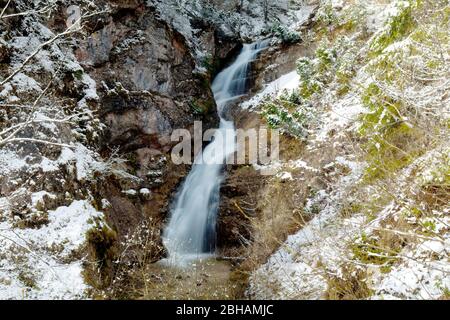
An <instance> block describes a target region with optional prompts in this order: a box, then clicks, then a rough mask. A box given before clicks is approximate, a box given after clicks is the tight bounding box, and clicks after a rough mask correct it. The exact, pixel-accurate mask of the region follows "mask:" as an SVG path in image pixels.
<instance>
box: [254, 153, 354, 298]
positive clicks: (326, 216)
mask: <svg viewBox="0 0 450 320" xmlns="http://www.w3.org/2000/svg"><path fill="white" fill-rule="evenodd" d="M348 162H350V161H348ZM351 167H352V168H353V171H352V173H351V174H350V177H351V178H349V177H346V178H347V179H345V180H344V179H342V180H341V181H340V182H338V184H337V185H338V186H339V188H336V189H337V190H338V191H336V192H334V193H332V194H328V193H327V192H326V191H325V190H321V191H319V192H318V193H317V195H316V196H315V198H314V199H310V201H309V202H308V203H307V205H306V208H305V210H306V211H308V208H310V207H312V205H314V204H320V205H321V206H322V209H321V211H320V213H318V214H317V216H315V217H314V218H313V219H312V220H311V221H309V222H308V223H306V224H305V226H304V227H303V228H302V229H301V230H300V231H299V232H298V233H296V234H294V235H291V236H289V237H288V239H287V240H286V241H285V243H284V244H283V245H282V246H281V247H280V249H279V250H278V251H276V252H275V253H274V254H273V255H272V256H271V257H270V258H269V260H268V261H267V263H266V264H264V265H263V266H262V267H260V268H259V269H258V270H257V271H256V272H254V273H253V274H252V275H251V278H250V287H249V290H248V294H250V295H251V296H252V297H254V298H256V299H321V298H323V294H324V292H325V290H326V288H327V281H326V278H325V277H324V272H325V271H324V270H322V269H321V268H319V267H318V265H319V264H322V265H324V267H323V268H326V269H327V272H334V273H337V272H339V265H340V262H341V261H342V257H343V256H345V255H346V246H345V243H346V242H347V241H348V240H350V239H352V238H353V236H354V235H356V234H357V232H358V231H359V230H360V229H359V227H360V226H361V224H362V222H363V217H361V216H355V217H352V218H351V219H339V218H338V217H339V205H338V204H339V203H340V202H341V199H342V198H344V197H345V195H346V194H345V189H346V188H347V187H348V186H350V185H352V183H354V182H355V181H356V180H357V179H358V178H359V177H360V175H361V168H362V166H360V165H358V164H357V163H354V162H352V163H351ZM273 288H276V289H273Z"/></svg>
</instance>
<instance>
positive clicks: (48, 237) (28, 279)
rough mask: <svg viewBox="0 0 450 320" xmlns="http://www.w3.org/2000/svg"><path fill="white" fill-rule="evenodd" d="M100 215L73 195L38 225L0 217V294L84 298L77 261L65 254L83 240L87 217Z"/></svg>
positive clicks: (89, 221)
mask: <svg viewBox="0 0 450 320" xmlns="http://www.w3.org/2000/svg"><path fill="white" fill-rule="evenodd" d="M35 196H36V197H38V196H39V195H35ZM102 217H103V215H102V213H100V212H98V211H96V210H95V209H94V207H92V205H91V204H90V203H89V202H88V201H85V200H79V201H74V202H72V203H71V204H70V205H69V206H67V207H59V208H57V209H56V210H54V211H49V212H48V219H49V223H48V224H47V225H45V226H43V227H41V228H39V229H17V228H14V227H13V226H12V225H11V223H9V222H7V221H3V222H0V252H1V254H0V299H23V298H25V299H80V298H86V295H85V290H86V289H88V286H87V285H86V284H85V283H84V281H83V276H82V270H83V268H82V261H79V260H74V258H73V257H71V256H72V255H73V253H74V252H75V251H76V250H78V249H79V248H80V247H81V246H82V245H83V243H84V242H85V234H86V232H87V231H88V230H89V229H90V228H92V221H93V218H102Z"/></svg>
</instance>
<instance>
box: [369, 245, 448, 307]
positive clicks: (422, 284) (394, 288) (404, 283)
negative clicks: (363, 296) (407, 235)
mask: <svg viewBox="0 0 450 320" xmlns="http://www.w3.org/2000/svg"><path fill="white" fill-rule="evenodd" d="M449 249H450V238H447V239H445V241H443V242H442V241H436V240H428V241H425V242H423V243H421V244H420V245H418V246H417V248H413V249H412V248H407V249H405V250H403V252H402V256H405V257H408V258H407V259H405V261H404V262H403V263H401V264H400V265H398V266H396V267H394V268H393V269H392V271H391V272H389V273H388V274H387V275H386V276H384V277H382V280H381V281H380V283H379V284H377V285H376V286H375V294H374V295H373V296H372V299H391V300H392V299H438V298H440V297H441V296H442V293H443V290H444V289H445V288H447V289H448V288H450V277H448V274H449V273H450V265H449V263H448V253H449ZM431 257H433V259H430V258H431Z"/></svg>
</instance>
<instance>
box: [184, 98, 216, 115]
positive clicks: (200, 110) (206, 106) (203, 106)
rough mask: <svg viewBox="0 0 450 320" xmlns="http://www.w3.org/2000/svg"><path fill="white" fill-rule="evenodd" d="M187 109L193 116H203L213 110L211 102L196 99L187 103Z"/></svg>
mask: <svg viewBox="0 0 450 320" xmlns="http://www.w3.org/2000/svg"><path fill="white" fill-rule="evenodd" d="M189 107H190V108H191V110H192V113H193V114H194V115H205V114H208V113H209V112H211V110H213V108H214V103H213V101H212V100H204V99H196V100H193V101H191V102H190V103H189Z"/></svg>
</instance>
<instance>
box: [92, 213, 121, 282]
mask: <svg viewBox="0 0 450 320" xmlns="http://www.w3.org/2000/svg"><path fill="white" fill-rule="evenodd" d="M96 223H97V224H96V226H95V227H93V228H92V229H90V230H89V231H88V232H87V233H86V240H87V243H88V248H89V252H90V258H91V261H95V265H94V266H93V268H92V270H90V271H91V272H85V277H87V282H88V283H90V284H91V285H93V286H94V287H97V288H98V287H102V286H104V285H106V284H107V281H108V280H110V276H109V275H110V274H111V271H112V268H113V261H114V260H115V259H116V258H117V248H116V244H117V239H118V237H117V233H116V232H115V231H114V230H113V229H111V228H110V227H109V226H108V225H106V224H105V223H103V222H101V221H96Z"/></svg>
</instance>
